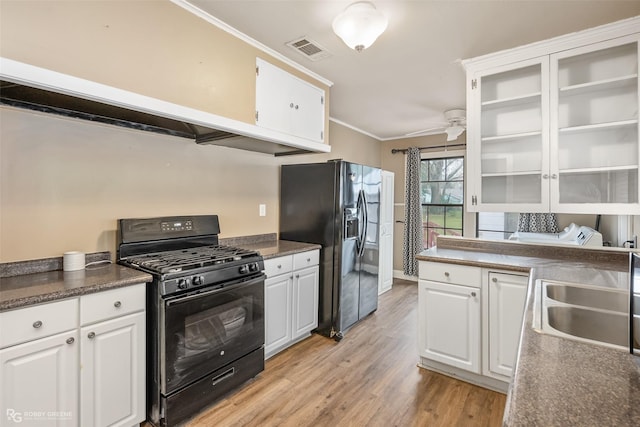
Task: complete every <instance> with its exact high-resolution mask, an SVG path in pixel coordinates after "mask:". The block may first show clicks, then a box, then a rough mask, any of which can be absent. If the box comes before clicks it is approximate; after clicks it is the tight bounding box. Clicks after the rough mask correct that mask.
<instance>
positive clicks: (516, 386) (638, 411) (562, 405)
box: [417, 238, 640, 426]
mask: <svg viewBox="0 0 640 427" xmlns="http://www.w3.org/2000/svg"><path fill="white" fill-rule="evenodd" d="M465 242H468V247H465ZM441 243H442V244H441ZM505 243H506V242H505ZM513 244H515V245H513ZM506 245H507V246H504V244H497V243H495V244H494V243H488V242H482V241H479V240H475V239H459V238H458V239H454V238H451V239H449V238H446V239H440V238H439V239H438V247H437V248H432V249H429V250H427V251H424V252H422V253H420V255H418V257H417V258H418V259H419V260H424V261H437V262H448V263H454V264H465V265H474V266H480V267H489V268H500V269H503V270H510V269H511V270H518V271H530V272H531V273H530V281H529V294H528V298H527V304H526V308H525V314H524V319H523V325H522V331H521V337H520V346H519V350H518V359H517V363H516V368H515V373H514V376H513V378H512V380H511V384H510V385H509V393H508V396H507V404H506V407H505V413H504V419H503V425H505V426H638V425H640V365H639V363H640V362H639V360H640V359H639V358H637V357H634V356H632V355H631V354H629V352H628V351H624V350H618V349H614V348H609V347H604V346H599V345H595V344H590V343H583V342H579V341H575V340H570V339H565V338H560V337H556V336H551V335H546V334H542V333H539V332H536V331H535V330H534V329H533V328H532V321H533V299H534V298H533V293H534V286H532V285H533V284H534V283H535V281H536V280H538V279H548V280H558V281H565V282H573V283H583V284H591V285H597V286H604V287H614V288H621V289H625V288H628V261H627V260H628V254H627V253H626V252H624V251H620V250H618V251H616V250H611V251H605V250H588V252H584V250H582V251H580V250H577V249H574V248H562V247H560V248H558V247H549V246H543V245H528V247H525V246H524V245H522V244H521V243H518V242H509V243H506ZM483 247H485V248H486V249H485V250H486V252H485V251H483ZM531 248H533V249H531ZM513 253H515V254H517V255H511V254H513Z"/></svg>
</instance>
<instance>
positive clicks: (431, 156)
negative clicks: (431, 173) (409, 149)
mask: <svg viewBox="0 0 640 427" xmlns="http://www.w3.org/2000/svg"><path fill="white" fill-rule="evenodd" d="M450 158H461V159H462V173H463V176H462V181H461V182H462V192H463V196H462V201H461V203H459V204H458V203H456V204H431V203H423V202H422V200H420V211H421V213H422V211H423V208H424V207H429V206H435V207H444V208H445V209H446V208H447V207H460V208H461V209H462V215H461V220H462V223H461V225H460V228H459V229H458V228H446V227H442V228H441V227H427V226H426V224H423V225H422V228H423V230H424V231H423V233H424V232H426V231H427V230H428V229H430V228H431V229H439V230H444V233H445V234H444V235H447V234H446V231H447V230H457V231H460V235H461V236H464V234H465V233H464V231H465V225H467V224H466V223H467V221H468V218H465V217H466V216H467V215H466V214H467V212H466V209H465V193H466V191H467V180H466V177H467V161H466V151H465V150H452V151H440V152H428V153H424V152H423V153H421V155H420V162H421V165H422V162H423V161H428V160H440V159H450ZM422 182H423V181H422V180H420V187H421V188H422ZM434 182H435V181H434ZM438 182H449V181H438ZM450 182H460V181H450ZM472 217H473V218H474V219H475V215H473V216H472ZM474 222H475V221H474ZM443 225H444V224H443ZM474 228H475V224H474ZM423 236H424V234H423ZM427 236H428V234H427ZM428 245H429V239H428V238H426V237H425V238H424V242H423V247H424V248H425V249H427V248H428V247H429V246H428Z"/></svg>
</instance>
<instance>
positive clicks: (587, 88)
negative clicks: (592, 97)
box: [559, 74, 638, 96]
mask: <svg viewBox="0 0 640 427" xmlns="http://www.w3.org/2000/svg"><path fill="white" fill-rule="evenodd" d="M637 80H638V75H637V74H630V75H627V76H621V77H615V78H612V79H605V80H598V81H594V82H587V83H581V84H577V85H571V86H564V87H561V88H559V90H560V93H561V94H563V95H567V96H569V95H578V94H581V93H586V92H592V91H597V90H609V89H615V88H618V87H625V86H635V85H636V81H637Z"/></svg>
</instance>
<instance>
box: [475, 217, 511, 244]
mask: <svg viewBox="0 0 640 427" xmlns="http://www.w3.org/2000/svg"><path fill="white" fill-rule="evenodd" d="M517 228H518V214H517V213H511V212H478V217H477V219H476V236H478V237H479V238H481V239H489V240H501V239H508V238H509V236H510V235H511V233H515V232H516V229H517Z"/></svg>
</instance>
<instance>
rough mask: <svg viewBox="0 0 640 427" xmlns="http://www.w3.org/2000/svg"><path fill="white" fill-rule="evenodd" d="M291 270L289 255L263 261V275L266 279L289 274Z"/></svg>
mask: <svg viewBox="0 0 640 427" xmlns="http://www.w3.org/2000/svg"><path fill="white" fill-rule="evenodd" d="M292 269H293V257H292V256H291V255H287V256H281V257H278V258H271V259H266V260H264V273H265V274H266V275H267V277H273V276H277V275H279V274H284V273H290V272H291V270H292Z"/></svg>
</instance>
